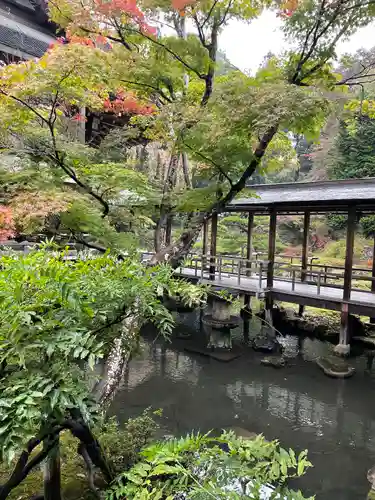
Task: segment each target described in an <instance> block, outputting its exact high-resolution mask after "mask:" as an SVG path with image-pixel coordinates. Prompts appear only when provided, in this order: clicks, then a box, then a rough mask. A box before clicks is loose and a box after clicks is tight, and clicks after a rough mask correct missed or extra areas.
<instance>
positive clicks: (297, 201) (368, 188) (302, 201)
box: [228, 178, 375, 210]
mask: <svg viewBox="0 0 375 500" xmlns="http://www.w3.org/2000/svg"><path fill="white" fill-rule="evenodd" d="M249 189H251V190H252V191H254V197H253V198H240V199H236V200H234V201H232V202H231V204H230V206H229V207H228V208H230V209H235V208H238V209H241V208H243V209H248V210H259V209H261V208H262V207H264V208H271V207H273V206H280V207H282V206H285V207H287V206H290V207H295V208H298V207H301V208H303V207H306V206H317V207H320V206H321V207H325V209H327V208H329V206H335V205H345V204H348V203H349V202H356V203H357V204H358V205H359V206H361V205H367V206H375V178H369V179H350V180H341V181H323V182H295V183H290V184H286V183H282V184H261V185H255V186H249Z"/></svg>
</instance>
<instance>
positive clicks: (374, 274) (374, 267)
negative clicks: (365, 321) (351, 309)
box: [370, 235, 375, 323]
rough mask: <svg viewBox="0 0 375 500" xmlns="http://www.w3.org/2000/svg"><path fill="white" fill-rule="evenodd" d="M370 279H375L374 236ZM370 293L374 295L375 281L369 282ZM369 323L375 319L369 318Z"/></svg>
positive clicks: (374, 321)
mask: <svg viewBox="0 0 375 500" xmlns="http://www.w3.org/2000/svg"><path fill="white" fill-rule="evenodd" d="M371 276H372V278H375V235H374V249H373V251H372V273H371ZM371 291H372V293H375V279H373V281H372V282H371ZM370 323H375V317H371V318H370Z"/></svg>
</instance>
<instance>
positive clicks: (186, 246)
mask: <svg viewBox="0 0 375 500" xmlns="http://www.w3.org/2000/svg"><path fill="white" fill-rule="evenodd" d="M277 130H278V124H275V125H273V126H272V127H270V128H269V129H268V130H267V131H266V132H265V133H264V134H263V136H262V137H261V138H260V140H259V142H258V145H257V147H256V149H255V151H254V157H253V160H252V161H251V162H250V164H249V166H248V167H247V169H246V170H245V172H244V173H243V174H242V176H241V177H240V179H239V180H238V181H237V182H236V183H235V184H233V185H232V186H231V188H230V190H229V191H228V193H227V194H226V195H225V196H223V197H222V198H220V199H219V200H217V201H216V202H215V203H213V204H212V205H211V207H210V208H209V209H207V211H206V212H202V213H200V214H197V215H195V216H194V217H193V218H192V220H191V222H190V225H189V227H188V228H186V229H185V231H183V233H182V234H181V236H180V238H179V239H178V240H177V241H176V242H173V243H171V244H170V245H168V246H167V247H166V248H164V249H162V250H161V251H160V252H158V253H156V254H155V255H154V256H153V258H152V259H151V264H157V263H159V262H168V263H169V264H170V265H171V266H172V267H178V266H179V264H180V263H181V261H182V260H183V259H184V258H185V257H186V255H187V254H188V253H189V251H190V249H191V247H192V246H193V245H194V243H195V242H196V240H197V238H198V236H199V234H200V232H201V229H202V225H203V223H204V221H206V220H209V219H210V218H211V216H212V214H213V213H220V212H222V211H224V210H225V207H226V206H227V205H228V203H230V202H231V201H232V200H233V199H234V198H235V197H236V196H237V194H238V193H240V192H241V191H242V190H243V189H244V188H245V187H246V183H247V181H248V180H249V179H250V177H251V176H252V175H253V173H254V172H255V170H256V169H257V167H258V165H259V164H260V161H261V159H262V158H263V156H264V154H265V152H266V150H267V147H268V145H269V143H270V142H271V141H272V139H273V137H274V135H275V134H276V132H277Z"/></svg>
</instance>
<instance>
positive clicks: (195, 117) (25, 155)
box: [0, 0, 374, 265]
mask: <svg viewBox="0 0 375 500" xmlns="http://www.w3.org/2000/svg"><path fill="white" fill-rule="evenodd" d="M264 8H272V9H276V10H277V11H278V13H279V14H280V16H281V17H282V18H283V22H284V31H285V34H286V37H287V38H288V39H289V40H290V41H291V42H292V47H293V50H290V51H287V52H285V53H284V54H282V55H281V56H279V57H275V56H272V55H270V56H269V57H267V59H266V60H265V62H264V64H263V66H262V67H261V68H260V69H259V71H258V72H257V73H256V74H255V75H251V76H250V75H246V74H244V73H242V72H240V71H239V70H237V69H236V68H233V67H232V66H231V65H226V67H225V70H224V69H223V64H222V61H223V59H222V58H221V59H220V57H219V56H220V54H219V52H218V40H219V37H220V34H221V32H222V30H223V29H224V27H225V26H226V25H227V24H228V23H229V22H230V21H231V20H232V19H236V20H242V21H249V20H251V19H253V18H255V17H256V16H257V15H259V14H260V12H262V10H263V9H264ZM49 10H50V15H51V18H52V20H54V21H55V22H56V23H58V24H60V25H61V26H62V28H63V29H64V30H65V35H66V36H65V38H61V39H59V40H58V42H57V43H56V44H54V46H52V47H51V48H50V50H49V51H48V53H47V54H46V55H45V56H43V57H42V58H41V59H40V60H39V61H28V62H22V63H20V64H15V65H10V66H8V67H7V68H4V69H2V78H1V89H0V107H1V111H2V122H1V130H0V134H1V139H2V144H3V146H4V148H3V150H2V151H3V156H4V155H6V156H7V159H8V160H9V155H11V161H8V162H7V167H6V168H5V169H4V172H3V173H2V177H3V182H8V180H9V177H12V182H11V183H10V187H9V188H7V189H4V190H3V198H4V201H5V203H6V204H8V205H9V206H10V207H11V209H12V212H13V219H14V221H15V226H16V229H17V230H18V231H19V232H21V233H25V232H26V233H27V232H28V231H29V232H30V231H34V232H35V229H36V228H38V230H42V231H45V232H48V233H49V234H51V233H52V234H63V235H65V236H66V235H69V236H70V237H72V238H74V239H76V240H77V241H80V242H82V243H84V244H87V245H91V246H93V245H95V246H96V248H99V249H103V250H105V248H108V247H111V248H115V249H116V250H117V251H118V250H120V249H126V248H129V247H134V246H137V245H140V244H144V243H145V242H146V241H147V242H149V241H150V238H148V237H147V238H145V233H147V232H149V231H151V230H153V229H154V230H155V237H154V246H155V249H156V250H157V251H158V253H157V255H156V256H155V259H154V260H155V261H160V260H162V259H167V260H169V261H170V262H171V263H172V264H173V265H175V264H177V263H178V261H179V260H180V259H181V258H183V257H184V255H186V253H187V252H188V251H189V249H190V248H191V246H192V245H193V244H194V243H195V241H196V239H197V237H198V235H199V232H200V229H201V227H202V223H203V222H204V221H205V220H207V219H209V218H210V216H211V214H212V213H213V212H214V211H219V212H220V211H222V210H223V209H224V208H225V205H226V204H227V203H228V202H230V201H231V200H233V199H234V198H235V197H236V196H237V194H238V193H240V192H241V191H242V190H243V189H244V188H245V185H246V183H247V182H249V180H250V178H251V176H252V175H253V174H256V175H261V176H263V175H269V174H270V173H272V172H275V171H278V170H280V169H281V170H283V169H286V170H288V169H289V170H288V171H290V163H293V162H294V164H296V161H295V158H294V156H295V150H294V147H293V139H292V138H293V137H300V136H302V135H303V136H305V137H306V138H307V139H308V140H309V141H310V140H311V139H314V138H317V137H318V136H319V133H320V130H321V128H322V126H323V125H324V123H325V121H326V119H327V117H328V116H329V115H330V113H331V111H332V109H333V104H334V98H333V96H334V94H332V93H331V94H330V93H327V91H328V90H329V91H331V90H332V89H333V88H336V89H337V90H339V89H343V88H345V85H346V84H347V83H348V85H349V83H350V85H353V83H354V82H355V78H354V75H353V74H351V75H349V76H347V75H344V74H343V75H340V74H337V73H335V72H334V70H333V67H332V60H333V59H334V57H335V46H336V44H337V42H338V41H339V39H340V38H341V37H344V36H348V35H350V34H351V33H353V32H354V31H355V30H356V29H357V28H358V27H361V26H364V25H367V24H368V23H369V22H371V20H372V16H373V14H374V7H373V5H372V3H371V2H370V3H369V2H362V1H361V0H346V1H345V2H343V3H340V4H337V5H336V4H331V3H327V2H319V1H316V2H315V1H314V2H304V1H301V2H285V3H281V4H280V3H277V2H276V3H275V4H273V3H272V2H269V1H264V2H262V1H250V0H246V1H241V2H237V1H236V2H233V1H232V0H228V1H220V2H217V1H211V0H199V1H198V0H196V1H189V2H185V1H183V2H177V3H176V2H169V0H164V1H162V0H159V1H158V0H147V1H146V0H145V1H143V0H139V1H138V2H135V1H132V2H128V1H126V2H125V1H114V0H111V1H109V2H98V1H96V0H89V1H87V2H85V3H82V2H80V1H77V0H63V1H59V2H55V1H54V0H50V2H49ZM354 12H355V15H352V14H353V13H354ZM165 23H167V24H168V25H169V26H172V27H173V28H174V30H175V35H173V34H170V32H168V33H167V32H166V31H165V30H164V29H163V26H164V24H165ZM187 25H189V26H191V27H192V30H193V31H194V33H188V32H187V29H186V27H187ZM249 29H251V28H249ZM362 77H363V72H362V73H361V71H360V72H359V78H362ZM355 107H356V103H354V104H353V106H352V108H353V109H355ZM370 107H371V106H370ZM85 109H86V111H85ZM94 120H99V128H98V127H97V129H98V130H97V133H96V135H95V137H93V136H92V132H93V130H94V128H93V127H94V126H93V121H94ZM103 120H104V122H105V126H103V127H102V128H101V125H100V124H103ZM86 121H87V123H86ZM122 127H123V128H122ZM82 134H83V137H85V136H86V139H87V141H88V144H87V145H84V144H82V140H81V139H82ZM145 143H153V144H156V145H158V147H159V151H162V152H164V151H167V152H168V154H167V155H164V157H165V156H166V157H167V158H165V159H164V160H163V161H165V162H166V165H165V166H164V168H160V165H159V166H158V167H157V168H158V171H156V170H154V171H150V172H148V171H146V172H142V173H140V172H139V170H138V169H137V167H136V166H135V165H134V162H132V160H131V155H128V154H127V153H128V152H129V149H130V148H131V147H132V146H134V144H145ZM20 144H22V147H21V148H20ZM91 144H94V145H95V148H93V147H90V145H91ZM109 145H111V146H110V147H109ZM121 152H123V155H122V157H121V154H119V153H121ZM162 156H163V155H160V157H162ZM115 158H116V159H115ZM26 160H27V161H26ZM4 164H5V163H4ZM20 165H21V167H20ZM180 172H181V173H180ZM26 174H27V175H26ZM288 175H289V174H288ZM26 178H27V179H30V181H31V182H25V179H26ZM280 178H283V177H282V176H281V177H280ZM67 180H69V182H67ZM30 198H32V199H33V201H34V200H35V213H34V210H33V209H32V207H31V206H30V205H31V204H30ZM51 200H54V203H51ZM198 212H199V213H198ZM25 213H28V214H29V216H28V217H24V216H23V214H25ZM176 214H179V215H181V214H186V216H185V217H184V218H180V219H179V220H183V221H184V223H183V228H182V230H181V231H180V232H179V238H178V240H177V241H175V242H174V243H173V245H169V243H170V232H171V231H170V226H171V221H172V218H173V217H174V216H175V215H176ZM163 231H164V233H163ZM163 247H164V248H163Z"/></svg>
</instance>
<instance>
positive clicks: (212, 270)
mask: <svg viewBox="0 0 375 500" xmlns="http://www.w3.org/2000/svg"><path fill="white" fill-rule="evenodd" d="M217 219H218V217H217V213H214V214H213V215H212V217H211V246H210V279H212V280H214V279H215V271H216V266H215V257H216V245H217Z"/></svg>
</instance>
